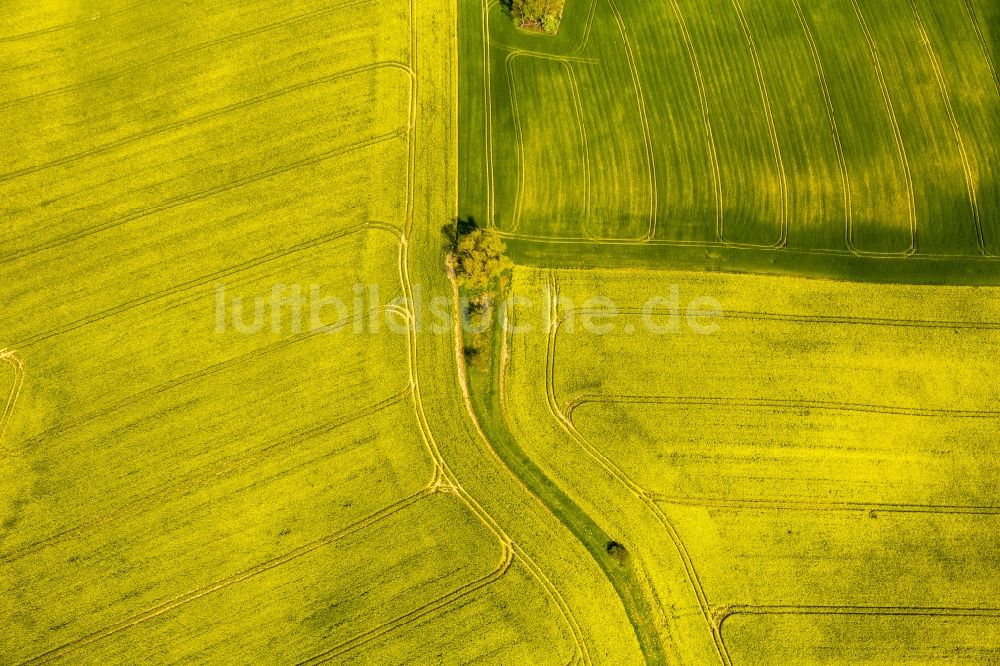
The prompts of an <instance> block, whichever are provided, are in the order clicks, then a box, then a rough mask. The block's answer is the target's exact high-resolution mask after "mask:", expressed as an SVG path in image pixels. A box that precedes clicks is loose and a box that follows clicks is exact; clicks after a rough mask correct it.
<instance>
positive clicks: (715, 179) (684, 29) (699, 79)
mask: <svg viewBox="0 0 1000 666" xmlns="http://www.w3.org/2000/svg"><path fill="white" fill-rule="evenodd" d="M670 5H671V7H672V8H673V11H674V15H675V16H676V17H677V23H678V25H679V26H680V29H681V36H682V37H683V39H684V45H685V47H686V48H687V52H688V59H689V60H690V62H691V68H692V70H693V71H694V77H695V83H696V84H697V87H698V98H699V100H700V102H701V116H702V122H703V124H704V125H705V137H706V142H707V145H708V157H709V163H710V165H711V171H712V185H713V188H714V190H715V200H716V219H715V237H716V240H718V241H720V242H721V241H722V238H723V224H724V211H725V206H724V203H723V196H722V173H721V170H720V167H719V154H718V151H717V150H716V147H715V137H714V136H713V134H712V114H711V109H710V107H709V103H708V92H707V88H706V85H705V76H704V74H703V73H702V69H701V65H700V64H699V63H698V53H697V52H696V51H695V48H694V41H693V40H692V39H691V33H690V31H689V30H688V25H687V20H686V19H685V18H684V13H683V12H682V11H681V7H680V5H679V4H677V0H670Z"/></svg>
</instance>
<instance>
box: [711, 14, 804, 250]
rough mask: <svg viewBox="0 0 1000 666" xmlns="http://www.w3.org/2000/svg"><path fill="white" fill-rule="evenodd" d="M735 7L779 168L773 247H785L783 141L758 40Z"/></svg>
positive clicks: (785, 179)
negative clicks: (777, 218)
mask: <svg viewBox="0 0 1000 666" xmlns="http://www.w3.org/2000/svg"><path fill="white" fill-rule="evenodd" d="M732 3H733V9H735V10H736V14H737V17H738V18H739V22H740V28H741V29H742V30H743V36H744V37H745V38H746V40H747V45H748V46H749V47H750V56H751V59H752V60H753V67H754V72H755V73H756V75H757V84H758V86H759V88H760V98H761V103H762V104H763V107H764V118H765V120H766V121H767V132H768V134H769V135H770V138H771V149H772V151H773V153H774V162H775V166H776V167H777V168H778V179H779V180H778V182H779V183H780V185H781V195H780V196H781V229H780V232H779V238H778V241H777V242H776V243H774V244H773V245H772V246H771V247H784V246H785V245H787V244H788V179H787V177H786V175H785V160H784V158H783V157H782V155H781V142H780V141H779V140H778V130H777V128H776V127H775V124H774V114H773V113H772V111H771V95H770V93H769V92H768V89H767V79H766V78H765V77H764V67H763V66H762V65H761V61H760V53H759V52H758V51H757V42H756V40H755V39H754V36H753V31H752V30H751V29H750V23H749V22H748V21H747V17H746V15H745V14H744V13H743V5H742V4H741V3H740V0H732ZM722 230H723V238H722V239H721V240H725V236H724V234H725V225H724V224H723V228H722Z"/></svg>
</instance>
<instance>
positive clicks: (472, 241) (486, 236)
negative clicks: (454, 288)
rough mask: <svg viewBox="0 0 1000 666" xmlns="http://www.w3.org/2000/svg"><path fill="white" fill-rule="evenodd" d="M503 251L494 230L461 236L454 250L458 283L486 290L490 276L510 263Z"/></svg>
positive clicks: (474, 288) (491, 277)
mask: <svg viewBox="0 0 1000 666" xmlns="http://www.w3.org/2000/svg"><path fill="white" fill-rule="evenodd" d="M506 251H507V248H506V246H505V245H504V244H503V241H502V240H501V239H500V234H498V233H497V231H496V229H476V230H475V231H472V232H471V233H469V234H467V235H464V236H462V237H461V238H460V239H459V241H458V244H457V245H456V247H455V253H454V266H455V276H456V277H457V278H458V283H459V284H460V285H462V286H463V287H465V288H466V289H471V290H473V291H481V290H483V289H486V288H487V287H488V286H489V284H490V282H492V281H493V279H494V278H497V277H499V276H500V274H501V273H503V272H504V271H506V270H508V269H510V268H511V267H512V266H513V264H512V263H511V261H510V259H508V258H507V257H506V256H505V255H504V252H506Z"/></svg>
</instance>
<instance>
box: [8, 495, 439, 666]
mask: <svg viewBox="0 0 1000 666" xmlns="http://www.w3.org/2000/svg"><path fill="white" fill-rule="evenodd" d="M433 494H434V493H433V492H432V491H431V490H430V489H427V488H424V489H422V490H420V491H419V492H417V493H415V494H413V495H411V496H409V497H407V498H405V499H403V500H400V501H398V502H395V503H393V504H390V505H389V506H387V507H385V508H383V509H381V510H379V511H376V512H375V513H372V514H370V515H368V516H367V517H365V518H362V519H360V520H358V521H355V522H354V523H351V524H350V525H348V526H347V527H345V528H343V529H341V530H338V531H336V532H333V533H332V534H329V535H327V536H325V537H322V538H320V539H316V540H314V541H311V542H309V543H306V544H303V545H301V546H299V547H298V548H295V549H293V550H290V551H288V552H287V553H285V554H284V555H279V556H278V557H274V558H272V559H270V560H267V561H265V562H262V563H260V564H258V565H256V566H253V567H250V568H249V569H244V570H243V571H240V572H238V573H235V574H233V575H231V576H227V577H225V578H221V579H219V580H217V581H214V582H212V583H209V584H207V585H203V586H201V587H198V588H196V589H194V590H191V591H189V592H186V593H184V594H181V595H179V596H177V597H174V598H173V599H171V600H170V601H166V602H164V603H161V604H159V605H157V606H153V607H152V608H149V609H147V610H145V611H143V612H141V613H137V614H135V615H133V616H131V617H129V618H128V619H126V620H123V621H121V622H118V623H116V624H113V625H110V626H107V627H105V628H103V629H100V630H98V631H95V632H93V633H91V634H88V635H86V636H83V637H81V638H78V639H76V640H74V641H70V642H68V643H65V644H63V645H61V646H59V647H57V648H54V649H52V650H49V651H47V652H44V653H42V654H40V655H38V656H36V657H32V658H31V659H29V660H28V661H26V662H23V663H24V664H44V663H49V662H51V661H54V660H56V659H59V658H62V657H65V656H66V655H68V654H72V653H73V652H76V651H78V650H80V649H81V648H84V647H86V646H88V645H90V644H92V643H96V642H97V641H100V640H103V639H105V638H108V637H109V636H112V635H114V634H117V633H120V632H122V631H125V630H127V629H131V628H132V627H135V626H137V625H139V624H142V623H143V622H147V621H149V620H152V619H154V618H156V617H158V616H160V615H163V614H164V613H168V612H170V611H172V610H174V609H176V608H179V607H181V606H184V605H186V604H189V603H191V602H192V601H195V600H197V599H200V598H202V597H204V596H207V595H209V594H212V593H213V592H217V591H219V590H222V589H225V588H227V587H230V586H232V585H235V584H237V583H242V582H243V581H245V580H248V579H250V578H254V577H256V576H258V575H260V574H262V573H265V572H267V571H270V570H271V569H275V568H277V567H280V566H282V565H284V564H287V563H289V562H292V561H294V560H297V559H299V558H300V557H302V556H304V555H308V554H309V553H312V552H313V551H316V550H319V549H320V548H324V547H326V546H329V545H330V544H332V543H335V542H337V541H340V540H341V539H344V538H346V537H348V536H351V535H353V534H355V533H358V532H362V531H364V530H365V529H367V528H369V527H372V526H373V525H375V524H377V523H379V522H381V521H383V520H385V519H387V518H389V517H391V516H393V515H394V514H396V513H399V512H400V511H404V510H406V509H407V508H409V507H410V506H412V505H414V504H416V503H417V502H419V501H420V500H421V499H425V498H427V497H430V496H431V495H433Z"/></svg>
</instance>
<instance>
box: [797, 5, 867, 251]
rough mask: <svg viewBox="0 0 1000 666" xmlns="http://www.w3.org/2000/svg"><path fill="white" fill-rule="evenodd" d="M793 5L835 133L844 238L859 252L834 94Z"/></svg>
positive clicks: (801, 14)
mask: <svg viewBox="0 0 1000 666" xmlns="http://www.w3.org/2000/svg"><path fill="white" fill-rule="evenodd" d="M791 2H792V5H793V6H794V7H795V13H796V14H797V15H798V17H799V23H800V24H801V25H802V31H803V33H804V34H805V37H806V41H807V42H808V44H809V51H810V53H811V54H812V59H813V64H814V65H815V67H816V73H817V74H818V75H819V82H820V88H821V89H822V92H823V101H824V102H825V103H826V114H827V117H828V118H829V120H830V131H831V133H832V135H833V143H834V146H835V147H836V150H837V162H838V164H839V166H840V180H841V186H842V188H843V190H844V239H845V243H846V245H847V249H848V250H850V252H851V254H857V252H856V251H855V249H854V247H853V243H852V241H851V228H852V226H853V205H852V203H851V180H850V175H849V174H848V170H847V158H846V156H845V155H844V143H843V141H842V139H841V137H840V129H839V128H838V127H837V113H836V110H835V109H834V106H833V96H832V95H831V94H830V84H829V82H828V80H827V78H826V68H825V67H824V66H823V58H822V56H821V55H820V51H819V45H817V44H816V38H815V36H814V35H813V31H812V27H810V25H809V19H807V18H806V15H805V12H804V11H802V5H801V3H800V2H799V0H791Z"/></svg>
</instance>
